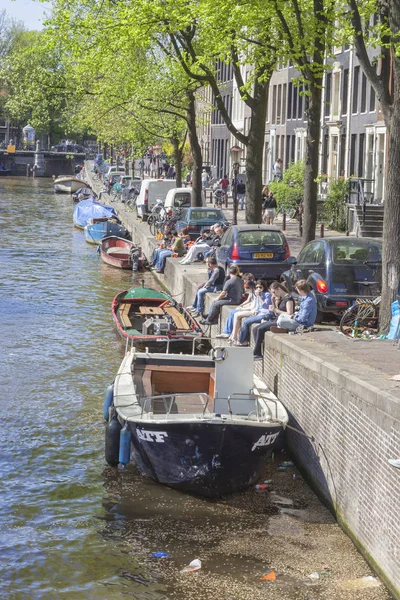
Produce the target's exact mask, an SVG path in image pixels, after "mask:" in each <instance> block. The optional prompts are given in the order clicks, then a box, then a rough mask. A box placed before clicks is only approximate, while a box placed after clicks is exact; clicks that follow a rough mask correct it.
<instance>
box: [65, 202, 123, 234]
mask: <svg viewBox="0 0 400 600" xmlns="http://www.w3.org/2000/svg"><path fill="white" fill-rule="evenodd" d="M116 216H117V213H116V212H115V210H114V209H113V208H112V207H111V206H105V205H104V204H100V202H96V201H95V200H94V199H93V198H88V199H87V200H82V201H81V202H79V203H78V204H77V205H76V206H75V210H74V223H76V225H78V226H80V227H85V225H87V224H88V221H89V219H99V218H101V217H107V218H108V219H109V218H110V217H116Z"/></svg>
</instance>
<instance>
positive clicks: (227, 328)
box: [224, 308, 239, 335]
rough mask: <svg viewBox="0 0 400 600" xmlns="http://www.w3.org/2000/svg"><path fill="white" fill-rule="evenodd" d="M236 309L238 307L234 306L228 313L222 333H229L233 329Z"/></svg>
mask: <svg viewBox="0 0 400 600" xmlns="http://www.w3.org/2000/svg"><path fill="white" fill-rule="evenodd" d="M238 310H239V309H238V308H234V309H233V310H231V312H230V313H229V315H228V318H227V320H226V322H225V327H224V333H227V334H228V335H231V333H232V331H233V319H234V318H235V313H237V311H238Z"/></svg>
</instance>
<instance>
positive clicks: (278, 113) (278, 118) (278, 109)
mask: <svg viewBox="0 0 400 600" xmlns="http://www.w3.org/2000/svg"><path fill="white" fill-rule="evenodd" d="M281 109H282V86H281V85H278V99H277V101H276V123H277V125H280V124H281Z"/></svg>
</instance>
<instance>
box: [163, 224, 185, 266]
mask: <svg viewBox="0 0 400 600" xmlns="http://www.w3.org/2000/svg"><path fill="white" fill-rule="evenodd" d="M186 233H187V232H186V230H185V229H184V230H182V231H181V232H180V233H179V234H177V233H176V231H173V232H172V243H171V244H170V245H169V246H167V248H166V249H165V250H161V252H160V254H159V255H158V260H157V263H156V273H164V269H165V263H166V260H167V258H168V256H174V255H176V256H177V257H179V256H183V254H184V252H185V245H184V243H183V236H184V235H186Z"/></svg>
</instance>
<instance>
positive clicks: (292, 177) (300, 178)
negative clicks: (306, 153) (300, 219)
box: [268, 160, 304, 209]
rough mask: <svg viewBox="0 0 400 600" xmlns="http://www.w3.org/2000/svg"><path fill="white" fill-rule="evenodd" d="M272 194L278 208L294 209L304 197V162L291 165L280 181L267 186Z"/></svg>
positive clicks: (300, 161)
mask: <svg viewBox="0 0 400 600" xmlns="http://www.w3.org/2000/svg"><path fill="white" fill-rule="evenodd" d="M268 187H269V188H270V190H271V191H272V192H273V194H274V196H275V199H276V201H277V204H278V206H284V207H285V209H289V208H295V207H296V206H297V205H298V204H299V203H300V202H301V200H302V199H303V197H304V161H303V160H299V161H298V162H297V163H292V164H290V165H289V167H288V168H287V169H286V170H285V172H284V174H283V178H282V181H274V182H272V183H270V184H269V186H268Z"/></svg>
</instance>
